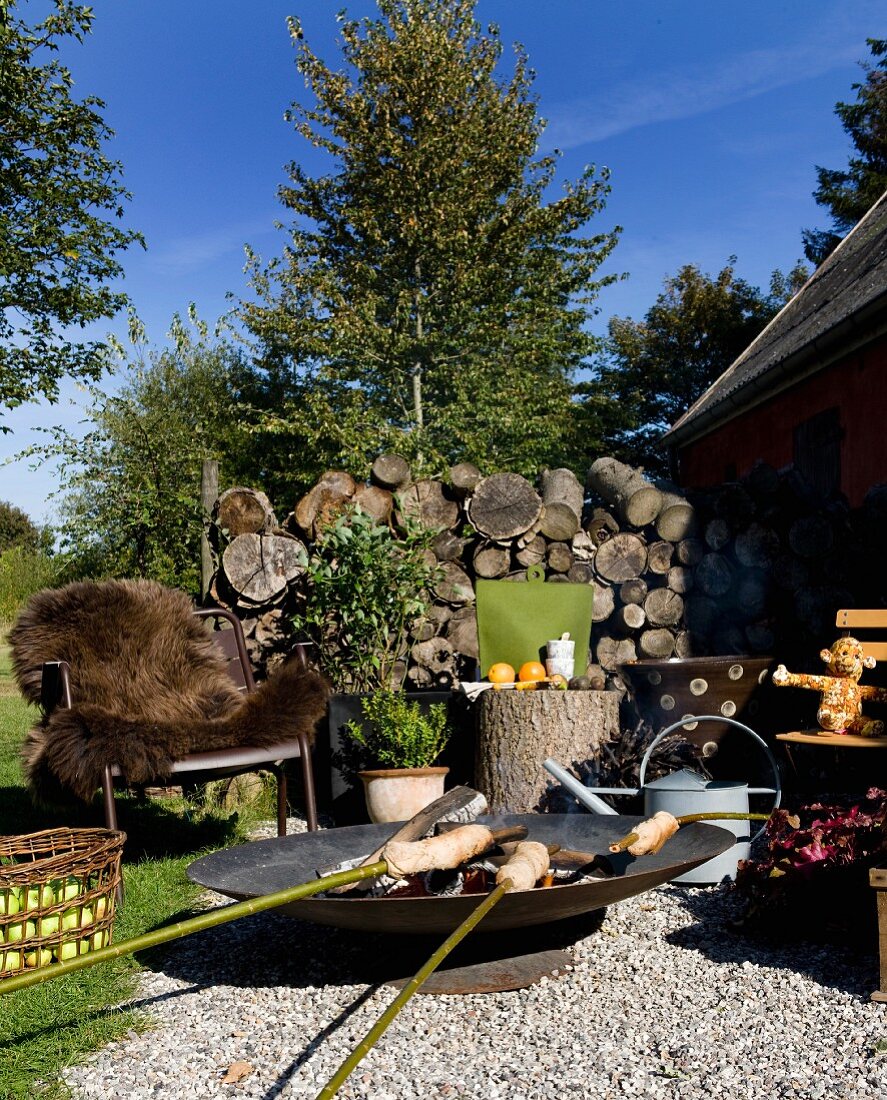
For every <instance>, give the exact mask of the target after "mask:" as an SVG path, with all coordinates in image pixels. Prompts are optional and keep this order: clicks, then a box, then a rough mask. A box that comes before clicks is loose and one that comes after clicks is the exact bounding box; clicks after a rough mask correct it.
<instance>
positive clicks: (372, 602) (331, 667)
mask: <svg viewBox="0 0 887 1100" xmlns="http://www.w3.org/2000/svg"><path fill="white" fill-rule="evenodd" d="M434 533H435V532H433V531H427V530H424V529H422V528H421V527H419V526H418V525H417V524H415V523H413V522H410V521H409V520H407V521H406V522H405V525H404V527H403V529H402V530H400V531H398V532H397V533H395V532H393V531H392V530H391V528H390V527H388V526H386V525H384V524H379V523H377V522H376V521H375V520H374V519H373V517H372V516H369V515H367V514H366V513H365V512H363V511H361V510H360V508H357V507H355V508H352V509H348V510H346V511H345V512H343V513H342V514H341V515H339V516H337V517H336V519H335V520H333V522H332V523H330V524H329V525H328V526H327V527H326V528H325V529H324V530H323V532H322V533H321V534H320V536H319V537H318V539H317V541H316V542H315V545H314V547H313V550H312V554H311V557H310V559H309V560H308V562H307V573H308V581H309V593H308V599H307V602H306V604H305V607H304V609H303V610H302V612H301V613H300V614H299V615H297V616H296V617H295V619H294V625H295V627H296V629H297V630H299V631H301V633H302V634H303V635H304V636H306V637H307V638H309V639H310V640H311V641H312V642H313V643H314V646H315V652H316V653H317V656H318V660H319V663H320V665H321V667H322V668H323V671H324V672H325V673H326V675H327V676H328V677H329V678H330V680H331V682H332V685H333V689H334V694H333V695H332V697H331V698H330V708H329V746H330V787H331V809H332V811H333V814H334V816H335V817H336V820H337V821H341V820H353V819H354V816H355V811H356V810H359V808H360V803H361V801H362V799H360V797H359V795H358V798H357V805H356V806H355V798H354V795H353V788H352V785H351V783H349V776H348V775H347V774H346V773H345V771H344V770H343V769H342V767H341V766H339V763H338V761H340V759H341V757H340V754H341V752H342V750H343V749H345V748H346V743H347V742H348V740H350V739H349V738H348V735H347V732H346V728H345V727H346V725H347V723H348V721H349V720H351V721H356V722H360V721H362V718H363V709H362V702H363V698H364V696H366V695H367V694H368V693H372V692H375V691H379V690H382V691H391V690H396V689H398V688H399V687H400V685H401V683H402V682H403V677H404V673H405V671H406V656H407V649H408V644H409V630H410V626H411V624H413V623H415V621H416V620H417V619H421V618H422V616H424V615H425V613H426V612H427V610H428V607H429V605H430V602H431V597H430V594H429V587H430V585H431V584H432V583H433V580H434V577H435V573H436V566H435V565H434V564H431V562H430V559H429V555H428V554H427V553H426V551H427V550H428V547H429V543H430V540H431V538H432V537H433V535H434ZM435 695H436V697H437V698H438V699H443V698H446V696H445V695H440V694H439V693H435ZM428 705H429V703H428V702H427V701H425V702H423V703H422V704H420V707H427V706H428ZM352 774H353V773H352Z"/></svg>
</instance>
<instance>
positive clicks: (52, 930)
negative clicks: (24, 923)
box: [37, 913, 62, 936]
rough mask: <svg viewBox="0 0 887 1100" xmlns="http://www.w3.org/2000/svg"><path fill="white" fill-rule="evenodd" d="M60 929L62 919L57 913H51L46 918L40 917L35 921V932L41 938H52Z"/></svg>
mask: <svg viewBox="0 0 887 1100" xmlns="http://www.w3.org/2000/svg"><path fill="white" fill-rule="evenodd" d="M61 927H62V918H61V917H60V916H59V915H58V913H52V914H51V915H50V916H48V917H40V918H39V920H38V921H37V930H38V931H39V933H40V935H41V936H54V935H55V934H56V932H58V931H59V929H60V928H61Z"/></svg>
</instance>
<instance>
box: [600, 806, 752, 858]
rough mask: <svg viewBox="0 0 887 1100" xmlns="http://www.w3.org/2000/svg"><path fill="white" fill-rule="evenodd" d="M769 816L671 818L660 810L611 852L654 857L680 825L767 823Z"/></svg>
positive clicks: (714, 813) (636, 827) (729, 814)
mask: <svg viewBox="0 0 887 1100" xmlns="http://www.w3.org/2000/svg"><path fill="white" fill-rule="evenodd" d="M769 817H770V814H733V813H721V812H720V811H717V812H710V811H709V812H706V813H701V814H681V815H680V817H672V815H671V814H670V813H668V811H666V810H660V811H659V812H658V813H656V814H653V816H652V817H650V818H647V820H646V821H642V822H641V823H640V825H635V827H634V829H633V830H632V832H630V833H629V834H628V836H624V837H623V838H622V839H621V840H617V841H616V843H615V844H611V845H610V851H611V852H624V851H625V850H626V849H628V851H629V853H630V854H631V855H633V856H648V855H654V854H655V853H656V852H658V851H659V849H660V848H661V847H662V845H663V844H664V843H665V842H666V840H668V839H669V838H670V837H673V836H674V835H675V833H676V832H677V831H678V829H679V828H680V827H681V825H689V824H690V823H691V822H693V821H767V819H768V818H769Z"/></svg>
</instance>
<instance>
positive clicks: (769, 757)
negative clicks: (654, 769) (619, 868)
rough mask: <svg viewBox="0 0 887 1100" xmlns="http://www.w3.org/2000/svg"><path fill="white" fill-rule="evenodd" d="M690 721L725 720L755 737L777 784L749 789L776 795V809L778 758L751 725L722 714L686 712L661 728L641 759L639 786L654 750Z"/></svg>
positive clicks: (779, 795) (779, 789)
mask: <svg viewBox="0 0 887 1100" xmlns="http://www.w3.org/2000/svg"><path fill="white" fill-rule="evenodd" d="M689 722H725V723H726V724H727V725H728V726H733V727H734V728H735V729H739V730H742V731H743V732H744V733H747V734H748V735H749V737H753V738H754V740H755V741H757V743H758V744H759V745H760V747H761V748H762V749H763V750H764V755H765V756H766V757H767V763H768V764H769V765H770V767H771V768H772V770H773V778H774V780H775V786H773V787H753V788H750V789H749V794H772V795H775V798H774V799H773V805H772V806H771V807H770V810H771V812H772V811H773V810H775V809H776V807H777V806H778V805H779V803H780V801H781V800H782V783H781V781H780V778H779V767H778V766H777V764H776V760H775V759H774V757H773V753H772V752H770V746H769V745H768V744H767V742H766V741H765V740H764V739H763V737H761V736H760V735H759V734H757V733H755V731H754V730H753V729H751V728H750V727H749V726H745V725H743V724H742V722H737V721H736V719H735V718H725V717H724V716H723V715H722V714H699V715H696V714H694V715H689V714H685V715H684V717H683V718H681V719H680V720H679V721H677V722H673V723H672V724H671V725H670V726H666V727H665V729H664V730H661V731H660V732H659V733H658V734H657V735H656V736H655V737H654V738H653V740H652V741H651V742H650V745H649V746H648V748H647V751H646V752H645V753H644V758H643V760H642V761H641V770H640V776H639V782H638V786H639V787H640V789H641V790H643V789H644V777H645V776H646V774H647V764H649V762H650V757H651V756H652V755H653V750H654V749H655V748H656V746H657V745H658V744H659V742H660V741H661V740H662V739H663V737H667V736H668V734H670V733H674V731H675V730H679V729H681V727H682V726H686V725H687V724H688V723H689ZM763 831H764V827H763V826H762V827H761V828H760V829H759V830H758V831H757V833H755V835H754V836H753V837H752V840H756V839H757V838H758V837H759V836H760V835H761V833H762V832H763Z"/></svg>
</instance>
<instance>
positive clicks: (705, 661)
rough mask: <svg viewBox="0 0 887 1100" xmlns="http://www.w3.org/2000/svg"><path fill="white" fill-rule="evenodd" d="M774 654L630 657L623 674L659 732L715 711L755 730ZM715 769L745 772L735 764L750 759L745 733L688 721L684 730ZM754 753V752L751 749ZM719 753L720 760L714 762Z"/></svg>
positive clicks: (643, 712) (645, 715) (643, 713)
mask: <svg viewBox="0 0 887 1100" xmlns="http://www.w3.org/2000/svg"><path fill="white" fill-rule="evenodd" d="M772 663H773V658H772V657H747V656H744V655H742V654H734V655H730V656H726V657H686V658H680V659H679V658H672V659H671V660H667V661H657V660H645V661H631V662H629V663H627V664H624V665H620V666H619V672H620V673H621V675H622V676H623V677H624V678H625V680H627V681H628V683H629V684H630V685H631V689H632V694H633V695H634V699H635V703H636V704H637V708H638V710H639V711H640V714H641V717H642V718H644V719H645V721H647V722H649V723H650V725H651V726H652V728H653V730H654V731H655V732H658V731H659V730H661V729H665V727H666V726H669V725H671V723H672V722H676V721H677V720H678V719H679V718H682V717H683V716H684V715H687V716H688V717H689V716H691V715H698V714H717V715H723V717H725V718H735V719H737V721H740V722H744V723H745V724H746V725H748V726H750V727H751V728H752V729H755V726H756V718H757V717H758V716H759V715H760V706H761V702H762V698H765V697H766V694H765V693H766V691H767V690H768V687H767V685H768V684H769V680H770V676H769V673H768V669H769V668H770V666H771V665H772ZM682 733H683V736H684V737H685V738H686V739H687V740H688V741H690V742H691V743H692V744H693V745H694V746H695V748H696V750H697V752H699V753H700V754H701V755H702V756H703V757H704V758H705V759H706V762H707V764H708V765H709V766H710V767H712V772H713V774H715V775H718V774H719V773H723V772H724V769H725V768H726V773H725V774H729V775H731V776H735V775H742V774H744V773H743V771H742V770H739V771H737V770H736V769H737V767H738V766H741V764H742V763H743V762H744V761H745V760H746V759H747V758H748V756H749V749H748V746H747V744H745V743H744V740H743V736H742V734H737V733H736V731H731V729H730V727H729V726H728V725H727V724H726V723H724V722H689V723H688V724H687V725H686V726H685V727H684V729H683V731H682ZM752 755H754V754H753V753H752ZM715 757H717V760H715Z"/></svg>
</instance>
